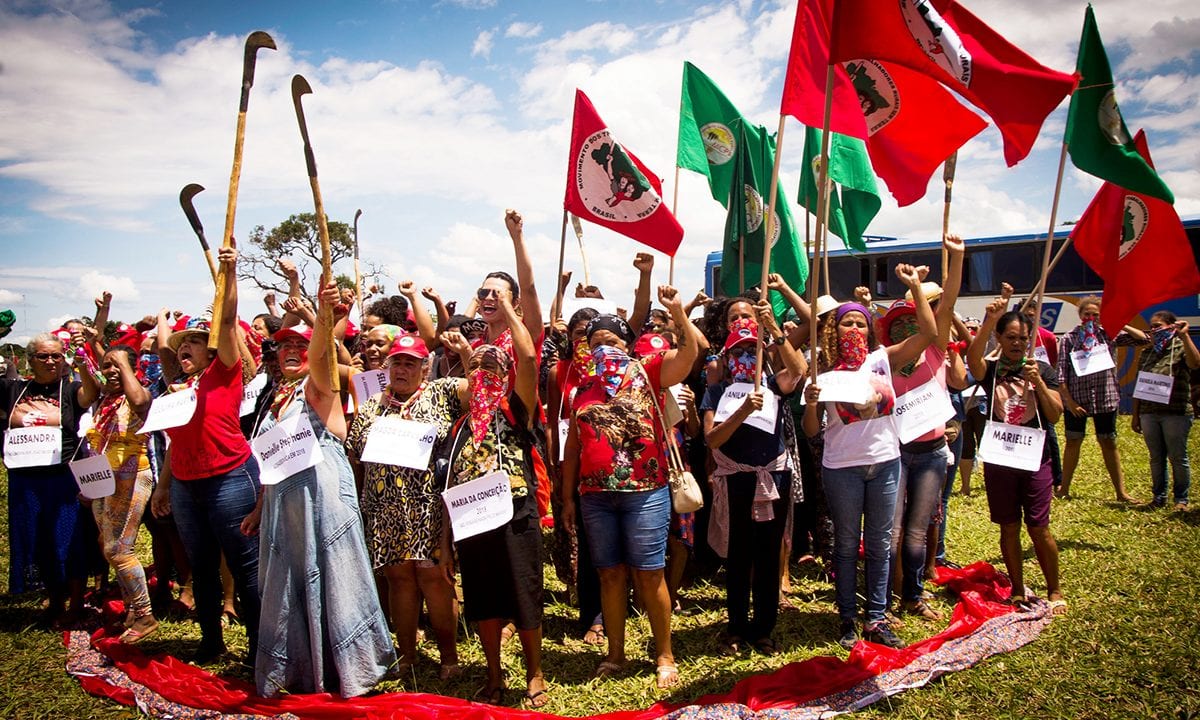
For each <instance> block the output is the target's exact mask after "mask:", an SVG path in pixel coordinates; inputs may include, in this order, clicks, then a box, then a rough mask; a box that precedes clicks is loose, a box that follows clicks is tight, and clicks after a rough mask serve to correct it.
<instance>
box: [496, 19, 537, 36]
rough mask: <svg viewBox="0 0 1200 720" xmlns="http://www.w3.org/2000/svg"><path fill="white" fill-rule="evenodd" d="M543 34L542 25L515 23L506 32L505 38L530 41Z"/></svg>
mask: <svg viewBox="0 0 1200 720" xmlns="http://www.w3.org/2000/svg"><path fill="white" fill-rule="evenodd" d="M541 34H542V24H541V23H530V22H519V21H518V22H514V23H512V24H511V25H509V26H508V29H507V30H505V31H504V37H510V38H521V39H529V38H535V37H537V36H538V35H541Z"/></svg>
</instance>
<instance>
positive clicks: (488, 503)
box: [442, 470, 513, 542]
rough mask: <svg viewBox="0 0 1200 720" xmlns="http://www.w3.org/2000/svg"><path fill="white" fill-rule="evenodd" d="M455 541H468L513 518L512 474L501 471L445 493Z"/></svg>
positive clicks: (444, 499) (457, 486)
mask: <svg viewBox="0 0 1200 720" xmlns="http://www.w3.org/2000/svg"><path fill="white" fill-rule="evenodd" d="M442 500H443V502H445V503H446V510H447V511H448V512H449V514H450V528H451V530H453V532H454V540H455V542H458V541H459V540H465V539H466V538H469V537H473V536H475V535H478V534H480V533H485V532H487V531H489V530H495V529H496V528H498V527H500V526H501V525H504V524H505V523H507V522H508V521H509V520H512V514H513V500H512V488H511V486H510V485H509V481H508V473H505V472H504V471H503V470H497V471H495V472H493V473H488V474H487V475H484V476H483V477H478V478H475V479H474V480H470V481H468V482H465V483H463V484H462V485H456V486H454V487H452V488H447V489H446V490H445V492H443V493H442Z"/></svg>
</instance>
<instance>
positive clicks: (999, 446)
mask: <svg viewBox="0 0 1200 720" xmlns="http://www.w3.org/2000/svg"><path fill="white" fill-rule="evenodd" d="M1045 442H1046V431H1045V430H1042V429H1041V428H1032V427H1025V426H1024V425H1010V424H1009V423H1002V422H996V421H994V420H988V421H987V422H986V423H985V424H984V426H983V438H982V439H981V440H980V441H979V453H978V454H979V459H980V460H982V461H984V462H985V463H995V464H997V465H1003V466H1005V467H1010V468H1016V469H1017V470H1026V471H1028V472H1036V471H1037V470H1038V468H1040V467H1041V466H1042V445H1043V444H1044V443H1045Z"/></svg>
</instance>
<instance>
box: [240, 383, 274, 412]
mask: <svg viewBox="0 0 1200 720" xmlns="http://www.w3.org/2000/svg"><path fill="white" fill-rule="evenodd" d="M266 386H267V375H266V373H261V374H259V375H255V376H254V379H253V380H251V381H250V382H248V383H246V386H245V387H244V388H242V407H241V410H240V412H239V413H238V414H239V415H240V416H242V417H246V416H247V415H249V414H250V413H252V412H254V406H255V405H257V404H258V396H259V395H260V394H261V393H262V391H263V388H265V387H266Z"/></svg>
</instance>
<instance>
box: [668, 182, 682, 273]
mask: <svg viewBox="0 0 1200 720" xmlns="http://www.w3.org/2000/svg"><path fill="white" fill-rule="evenodd" d="M671 214H672V215H674V216H675V219H676V220H679V166H678V165H676V166H675V185H674V186H672V188H671ZM676 252H678V250H677V251H676ZM669 257H670V258H671V264H670V269H669V270H668V271H667V284H668V285H670V286H671V287H675V256H674V255H670V256H669Z"/></svg>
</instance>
